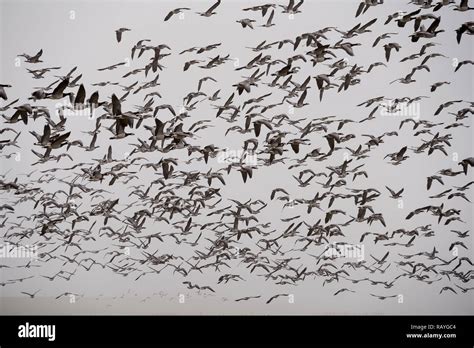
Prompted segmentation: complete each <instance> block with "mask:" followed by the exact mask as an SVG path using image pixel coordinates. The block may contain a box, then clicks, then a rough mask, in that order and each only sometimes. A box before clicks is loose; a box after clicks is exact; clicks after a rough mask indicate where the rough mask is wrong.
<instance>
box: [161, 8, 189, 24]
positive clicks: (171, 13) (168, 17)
mask: <svg viewBox="0 0 474 348" xmlns="http://www.w3.org/2000/svg"><path fill="white" fill-rule="evenodd" d="M189 10H191V9H190V8H189V7H179V8H175V9H174V10H171V11H170V12H168V14H167V15H166V17H165V22H166V21H168V20H169V19H170V18H171V17H173V16H174V15H176V14H178V13H183V11H189Z"/></svg>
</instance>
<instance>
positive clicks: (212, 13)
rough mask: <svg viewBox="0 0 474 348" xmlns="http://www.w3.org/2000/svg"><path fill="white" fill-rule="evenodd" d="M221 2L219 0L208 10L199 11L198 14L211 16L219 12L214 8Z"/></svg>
mask: <svg viewBox="0 0 474 348" xmlns="http://www.w3.org/2000/svg"><path fill="white" fill-rule="evenodd" d="M220 4H221V0H217V2H216V3H215V4H214V5H212V6H211V7H209V9H208V10H207V11H206V12H197V14H198V15H200V16H202V17H211V16H212V15H215V14H217V12H214V10H215V9H216V8H217V7H218V6H219V5H220Z"/></svg>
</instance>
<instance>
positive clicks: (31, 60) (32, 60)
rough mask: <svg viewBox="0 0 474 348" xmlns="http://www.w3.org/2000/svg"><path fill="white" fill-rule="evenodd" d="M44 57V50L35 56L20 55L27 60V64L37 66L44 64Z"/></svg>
mask: <svg viewBox="0 0 474 348" xmlns="http://www.w3.org/2000/svg"><path fill="white" fill-rule="evenodd" d="M42 55H43V50H42V49H41V50H39V52H38V53H36V54H35V55H34V56H30V55H28V54H26V53H23V54H20V55H19V56H18V57H23V58H25V62H27V63H31V64H35V63H43V61H42V60H40V58H41V56H42Z"/></svg>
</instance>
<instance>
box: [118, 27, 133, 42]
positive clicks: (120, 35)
mask: <svg viewBox="0 0 474 348" xmlns="http://www.w3.org/2000/svg"><path fill="white" fill-rule="evenodd" d="M126 31H130V29H128V28H119V29H117V30H115V38H116V39H117V42H120V41H122V35H123V33H124V32H126Z"/></svg>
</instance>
